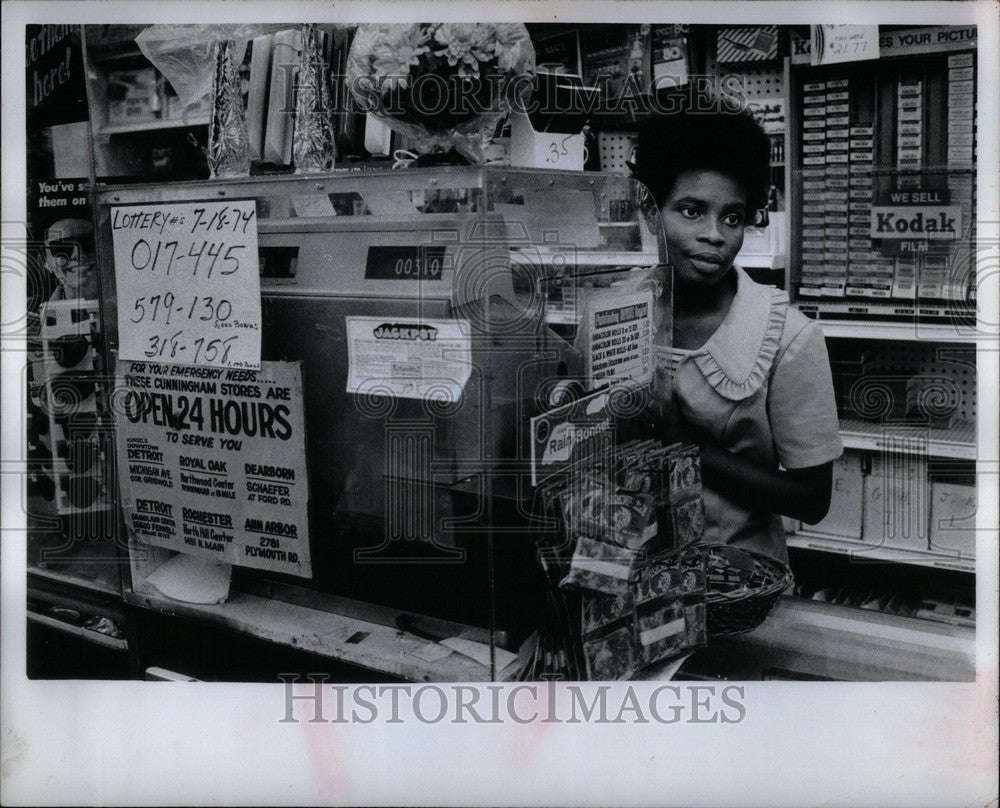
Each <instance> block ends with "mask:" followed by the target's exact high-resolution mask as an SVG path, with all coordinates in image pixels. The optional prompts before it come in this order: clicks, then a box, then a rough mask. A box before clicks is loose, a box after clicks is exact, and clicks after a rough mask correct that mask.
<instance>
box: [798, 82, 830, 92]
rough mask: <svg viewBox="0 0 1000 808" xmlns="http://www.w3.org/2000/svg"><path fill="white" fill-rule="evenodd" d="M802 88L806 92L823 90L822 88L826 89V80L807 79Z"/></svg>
mask: <svg viewBox="0 0 1000 808" xmlns="http://www.w3.org/2000/svg"><path fill="white" fill-rule="evenodd" d="M802 89H804V90H805V91H806V92H807V93H812V92H819V91H823V90H825V89H826V82H824V81H807V82H806V83H805V84H804V85H803V87H802Z"/></svg>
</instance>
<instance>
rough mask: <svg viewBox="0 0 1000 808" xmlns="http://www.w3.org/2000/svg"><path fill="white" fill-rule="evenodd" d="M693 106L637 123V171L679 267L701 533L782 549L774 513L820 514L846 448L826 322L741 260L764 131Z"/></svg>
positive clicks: (682, 420) (683, 420)
mask: <svg viewBox="0 0 1000 808" xmlns="http://www.w3.org/2000/svg"><path fill="white" fill-rule="evenodd" d="M703 108H704V107H703V105H698V106H697V107H695V108H691V107H688V108H687V109H684V110H681V111H679V112H677V113H674V114H671V115H664V116H661V117H658V118H656V119H654V120H653V121H652V122H650V123H649V124H648V125H647V126H646V128H645V129H644V130H643V132H642V133H641V134H640V137H639V141H638V146H637V153H636V163H635V172H636V175H637V176H638V178H639V179H640V180H642V181H643V182H644V183H645V184H646V185H647V187H648V188H649V190H650V191H651V192H652V194H653V197H654V199H655V201H656V205H657V208H658V209H659V211H660V218H659V223H660V224H661V226H662V228H663V232H664V236H665V241H666V245H667V257H668V261H669V263H670V264H671V265H672V267H673V278H674V284H673V295H674V298H673V304H674V308H673V347H672V348H664V349H661V350H660V351H658V353H657V361H658V363H660V364H661V365H662V364H664V363H669V364H670V366H671V369H672V370H673V376H674V382H673V397H674V418H675V426H676V428H677V429H678V437H679V438H681V439H684V440H689V441H693V442H695V443H697V444H698V445H699V446H700V448H701V458H702V469H703V482H704V496H705V540H706V541H708V542H716V543H729V544H733V545H736V546H739V547H743V548H745V549H749V550H755V551H757V552H761V553H764V554H766V555H769V556H772V557H774V558H777V559H780V560H782V561H787V558H788V551H787V548H786V545H785V538H784V530H783V528H782V523H781V519H780V517H779V515H782V514H783V515H785V516H790V517H792V518H794V519H801V520H802V521H804V522H808V523H810V524H814V523H816V522H818V521H819V520H821V519H822V518H823V517H824V516H825V515H826V512H827V510H828V508H829V505H830V488H831V476H832V461H834V460H835V459H836V458H838V457H839V456H840V455H841V454H842V452H843V447H842V445H841V442H840V433H839V423H838V420H837V409H836V403H835V398H834V393H833V384H832V380H831V376H830V364H829V360H828V357H827V352H826V345H825V342H824V339H823V332H822V331H821V329H820V327H819V326H818V325H817V324H816V323H814V322H812V321H811V320H809V319H808V318H806V317H805V316H804V315H803V314H801V313H800V312H798V311H797V310H795V309H794V308H792V307H790V306H789V303H788V296H787V294H785V292H783V291H780V290H778V289H775V288H772V287H769V286H764V285H761V284H758V283H755V282H754V281H753V280H751V279H750V277H749V276H748V275H747V274H746V273H745V272H744V271H743V270H742V269H740V268H739V267H737V266H735V265H734V264H733V261H734V259H735V258H736V255H737V254H738V253H739V251H740V248H741V247H742V245H743V234H744V228H745V227H746V226H747V224H752V223H753V221H754V218H755V215H756V214H757V211H759V210H761V209H762V208H764V206H765V204H766V200H767V189H768V184H769V164H768V154H769V147H770V144H769V142H768V138H767V136H766V135H765V134H764V133H763V131H762V130H761V129H760V127H759V125H758V124H757V123H756V121H754V120H753V118H752V117H751V116H750V115H749V114H746V113H743V112H740V113H736V112H732V111H727V110H726V109H725V108H724V107H722V106H720V105H714V106H713V107H712V109H710V110H706V111H702V109H703Z"/></svg>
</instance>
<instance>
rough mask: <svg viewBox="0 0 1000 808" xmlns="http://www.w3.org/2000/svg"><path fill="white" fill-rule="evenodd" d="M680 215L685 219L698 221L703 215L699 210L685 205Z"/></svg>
mask: <svg viewBox="0 0 1000 808" xmlns="http://www.w3.org/2000/svg"><path fill="white" fill-rule="evenodd" d="M680 214H681V216H683V217H684V218H685V219H697V218H698V216H700V215H701V211H700V210H698V208H693V207H691V206H690V205H685V206H684V207H682V208H681V209H680Z"/></svg>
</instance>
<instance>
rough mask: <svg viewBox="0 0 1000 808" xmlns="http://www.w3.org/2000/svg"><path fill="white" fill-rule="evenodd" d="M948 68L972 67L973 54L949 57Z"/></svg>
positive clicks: (958, 54) (954, 54)
mask: <svg viewBox="0 0 1000 808" xmlns="http://www.w3.org/2000/svg"><path fill="white" fill-rule="evenodd" d="M948 67H950V68H951V67H972V54H971V53H953V54H951V55H950V56H949V57H948Z"/></svg>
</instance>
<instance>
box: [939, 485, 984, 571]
mask: <svg viewBox="0 0 1000 808" xmlns="http://www.w3.org/2000/svg"><path fill="white" fill-rule="evenodd" d="M930 548H931V550H934V551H935V552H941V553H949V554H951V553H955V552H958V553H960V554H961V555H962V556H963V557H965V558H969V557H972V558H974V557H975V555H976V488H975V486H972V485H956V484H954V483H939V482H935V483H931V524H930Z"/></svg>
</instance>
